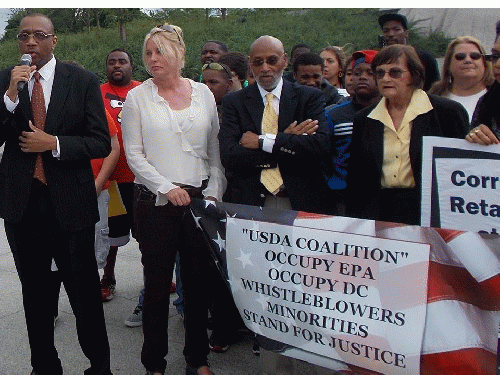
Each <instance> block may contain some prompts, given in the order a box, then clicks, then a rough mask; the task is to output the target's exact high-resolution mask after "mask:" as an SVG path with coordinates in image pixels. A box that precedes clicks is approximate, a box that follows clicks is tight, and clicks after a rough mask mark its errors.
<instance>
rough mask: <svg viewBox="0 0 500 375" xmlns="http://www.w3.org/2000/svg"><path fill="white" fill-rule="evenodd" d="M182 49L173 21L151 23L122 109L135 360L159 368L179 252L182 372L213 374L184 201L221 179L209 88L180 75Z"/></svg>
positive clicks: (201, 278)
mask: <svg viewBox="0 0 500 375" xmlns="http://www.w3.org/2000/svg"><path fill="white" fill-rule="evenodd" d="M184 54H185V46H184V41H183V39H182V30H181V29H180V28H179V27H177V26H173V25H168V24H167V25H163V26H158V27H154V28H153V29H152V30H151V31H150V32H149V33H148V34H147V35H146V38H145V39H144V45H143V61H144V66H145V67H146V69H147V71H148V72H149V73H150V74H151V75H152V77H153V78H151V79H148V80H146V81H145V82H144V83H142V85H140V86H138V87H136V88H134V89H132V90H130V91H129V93H128V96H127V101H126V103H125V104H124V107H123V117H122V128H123V141H124V148H125V154H126V156H127V161H128V163H129V166H130V168H131V170H132V171H133V172H134V174H135V192H134V194H135V201H134V220H135V225H136V230H137V235H138V241H139V245H140V246H139V248H140V250H141V253H142V258H141V260H142V264H143V266H144V278H145V295H144V308H143V331H144V343H143V346H142V353H141V361H142V363H143V365H144V366H145V368H146V370H147V374H149V375H157V374H164V373H165V368H166V361H165V356H166V355H167V352H168V321H167V320H168V315H169V302H170V299H169V290H170V282H171V280H172V272H173V269H174V263H175V255H176V253H177V252H178V253H179V257H180V263H181V267H180V268H181V280H182V285H183V289H184V316H185V320H184V322H185V329H186V334H185V347H184V356H185V358H186V363H187V367H186V374H198V375H207V374H212V371H211V370H210V368H209V367H208V363H207V355H208V352H209V346H208V337H207V331H206V326H207V299H206V297H207V290H208V289H207V285H206V284H207V283H206V280H207V279H208V278H207V264H208V262H209V255H208V249H207V248H206V245H205V243H204V239H203V235H202V233H201V229H200V228H199V227H197V224H196V222H195V221H194V219H193V216H192V214H191V212H190V210H189V205H190V202H191V199H192V198H205V199H210V200H220V199H221V198H222V194H223V193H224V189H225V186H226V180H225V177H224V172H223V167H222V165H221V162H220V158H219V143H218V139H217V135H218V132H219V122H218V118H217V109H216V106H215V100H214V97H213V95H212V93H211V92H210V90H209V89H208V87H207V86H205V85H203V84H202V83H197V82H194V81H192V80H190V79H186V78H183V77H181V69H182V68H183V66H184Z"/></svg>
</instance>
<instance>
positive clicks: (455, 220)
mask: <svg viewBox="0 0 500 375" xmlns="http://www.w3.org/2000/svg"><path fill="white" fill-rule="evenodd" d="M423 147H424V151H423V163H422V214H421V220H422V225H424V226H433V227H441V228H452V229H460V230H467V231H473V232H482V233H500V168H499V166H500V164H499V163H500V146H499V145H492V146H487V147H486V146H481V145H476V144H471V143H469V142H467V141H465V140H459V139H450V138H439V137H424V146H423Z"/></svg>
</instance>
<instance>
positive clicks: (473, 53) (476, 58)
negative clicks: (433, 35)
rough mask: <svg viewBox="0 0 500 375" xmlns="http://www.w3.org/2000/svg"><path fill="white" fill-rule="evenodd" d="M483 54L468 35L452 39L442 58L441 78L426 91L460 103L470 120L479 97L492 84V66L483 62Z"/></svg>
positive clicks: (478, 44)
mask: <svg viewBox="0 0 500 375" xmlns="http://www.w3.org/2000/svg"><path fill="white" fill-rule="evenodd" d="M485 54H486V52H485V49H484V47H483V46H482V44H481V42H479V40H477V39H475V38H473V37H471V36H461V37H458V38H456V39H454V40H453V41H452V42H451V43H450V45H449V46H448V49H447V50H446V54H445V57H444V63H443V74H442V77H443V78H442V79H441V80H440V81H438V82H436V83H435V84H434V85H433V86H432V88H431V90H430V91H429V93H431V94H434V95H439V96H444V97H446V98H449V99H452V100H454V101H456V102H459V103H460V104H462V105H463V106H464V107H465V109H466V110H467V113H468V115H469V121H471V120H472V114H473V113H474V108H476V104H477V102H478V100H479V98H480V97H481V96H483V95H484V94H485V93H486V90H487V88H488V87H489V86H491V85H492V84H493V82H494V78H493V74H492V72H491V64H490V63H489V62H487V61H486V60H485V59H484V55H485Z"/></svg>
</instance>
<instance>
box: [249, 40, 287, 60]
mask: <svg viewBox="0 0 500 375" xmlns="http://www.w3.org/2000/svg"><path fill="white" fill-rule="evenodd" d="M256 48H257V49H262V48H264V49H272V50H274V51H275V52H277V53H284V52H285V49H284V47H283V43H281V40H279V39H278V38H275V37H274V36H270V35H263V36H261V37H259V38H257V39H255V41H254V42H253V43H252V45H251V46H250V56H252V51H253V50H254V49H256Z"/></svg>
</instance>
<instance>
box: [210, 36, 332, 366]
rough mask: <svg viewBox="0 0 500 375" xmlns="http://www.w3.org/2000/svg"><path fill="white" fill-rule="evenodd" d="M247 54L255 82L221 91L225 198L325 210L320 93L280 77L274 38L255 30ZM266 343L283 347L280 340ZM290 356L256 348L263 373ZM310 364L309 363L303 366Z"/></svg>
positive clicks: (281, 58) (281, 57) (281, 62)
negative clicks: (272, 177) (272, 179)
mask: <svg viewBox="0 0 500 375" xmlns="http://www.w3.org/2000/svg"><path fill="white" fill-rule="evenodd" d="M249 57H250V58H249V62H250V67H251V69H252V71H253V74H254V76H255V79H256V83H254V84H253V85H250V86H248V87H246V88H244V89H242V90H240V91H237V92H235V93H231V94H227V95H226V96H224V97H223V99H222V123H221V128H220V131H219V141H220V142H219V144H220V149H221V160H222V164H223V165H224V168H225V169H226V177H227V179H228V188H227V191H226V194H225V196H224V200H226V201H228V202H232V203H239V204H247V205H256V206H264V207H273V208H280V209H293V210H297V211H307V212H316V213H328V211H329V207H328V204H327V198H326V197H327V195H326V194H327V186H326V182H325V179H324V177H323V174H322V170H321V164H322V163H321V161H322V160H323V159H325V158H326V157H328V155H329V149H330V141H329V134H328V130H327V129H328V128H327V124H326V121H325V115H324V110H325V102H324V99H323V94H322V93H321V91H320V90H318V89H316V88H313V87H308V86H301V85H298V84H296V83H291V82H289V81H287V80H284V79H283V78H282V75H283V70H284V69H285V67H286V66H287V56H286V54H285V52H284V49H283V44H282V43H281V41H279V40H278V39H276V38H274V37H271V36H268V35H265V36H261V37H260V38H258V39H257V40H255V41H254V42H253V43H252V46H251V47H250V56H249ZM269 94H271V95H269ZM269 106H272V110H271V109H270V107H269ZM269 111H272V112H273V113H274V120H275V122H277V124H276V126H275V131H272V132H271V131H269V130H266V129H267V128H268V125H267V124H265V123H266V122H267V121H266V120H265V118H266V117H268V116H267V114H268V113H269ZM276 115H277V119H276ZM274 168H277V172H279V177H276V180H277V181H279V182H281V184H279V183H278V184H275V185H276V186H277V188H276V189H274V188H272V189H270V188H269V186H270V185H269V184H268V183H267V181H266V179H265V178H264V174H265V172H263V171H269V170H271V169H274ZM275 171H276V170H275ZM268 342H269V341H268ZM271 345H272V346H273V347H275V348H281V349H283V345H282V344H280V343H276V342H274V343H273V344H271ZM295 361H296V360H294V359H288V357H284V356H280V355H278V354H276V353H273V352H270V351H267V350H261V353H260V362H261V370H262V371H263V373H265V374H276V373H280V374H288V373H289V372H287V371H289V370H290V369H293V368H294V367H295ZM302 366H305V364H302ZM315 370H316V369H315V368H314V366H311V368H309V369H308V373H311V374H314V373H316V372H315Z"/></svg>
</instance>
